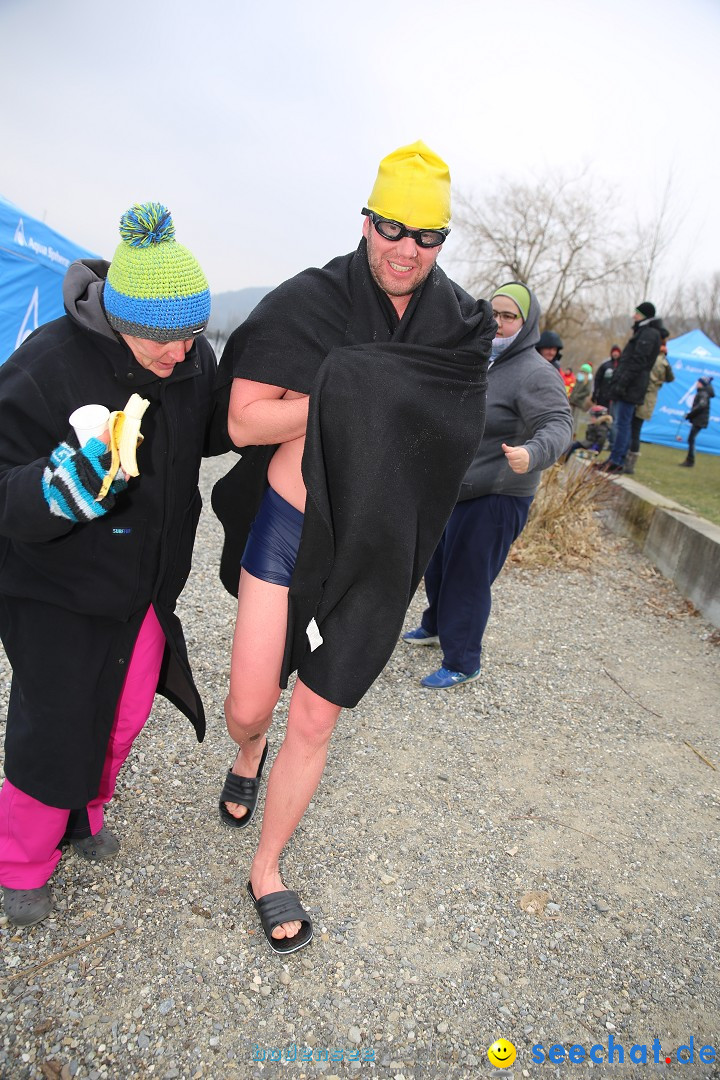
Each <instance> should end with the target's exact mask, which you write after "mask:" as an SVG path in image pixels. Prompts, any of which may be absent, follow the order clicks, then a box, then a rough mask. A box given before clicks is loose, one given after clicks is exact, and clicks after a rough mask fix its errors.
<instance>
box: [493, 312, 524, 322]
mask: <svg viewBox="0 0 720 1080" xmlns="http://www.w3.org/2000/svg"><path fill="white" fill-rule="evenodd" d="M492 317H493V319H494V320H495V322H515V321H516V320H517V319H519V318H520V316H519V315H513V313H512V311H493V313H492Z"/></svg>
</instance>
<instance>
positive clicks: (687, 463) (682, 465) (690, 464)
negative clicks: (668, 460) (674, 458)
mask: <svg viewBox="0 0 720 1080" xmlns="http://www.w3.org/2000/svg"><path fill="white" fill-rule="evenodd" d="M694 464H695V462H694V461H687V460H686V461H681V462H680V468H681V469H692V467H693V465H694Z"/></svg>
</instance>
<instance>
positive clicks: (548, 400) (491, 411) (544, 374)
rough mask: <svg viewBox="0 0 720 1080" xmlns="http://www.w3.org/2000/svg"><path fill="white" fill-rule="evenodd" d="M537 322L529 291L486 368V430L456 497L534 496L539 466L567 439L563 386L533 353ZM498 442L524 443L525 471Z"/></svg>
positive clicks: (561, 449)
mask: <svg viewBox="0 0 720 1080" xmlns="http://www.w3.org/2000/svg"><path fill="white" fill-rule="evenodd" d="M539 323H540V305H539V304H538V302H537V299H536V297H535V294H534V293H532V292H531V293H530V311H529V313H528V317H527V320H526V321H525V323H524V324H523V326H522V329H521V330H520V331H519V333H518V335H517V337H516V338H515V340H514V341H513V343H512V344H511V345H509V346H508V347H507V349H506V350H505V351H504V352H503V353H501V354H500V356H499V357H498V358H497V360H495V361H494V362H493V363H492V366H491V367H490V370H489V371H488V388H487V406H486V407H487V412H486V415H485V431H484V433H483V437H482V441H481V443H480V446H479V447H478V451H477V453H476V455H475V459H474V461H473V463H472V465H471V466H470V468H469V469H468V471H467V474H466V476H465V479H464V481H463V484H462V487H461V488H460V495H459V499H460V501H463V500H465V499H475V498H477V497H478V496H479V495H497V494H502V495H525V496H527V495H534V494H535V492H536V491H537V488H538V485H539V483H540V475H541V473H542V471H543V469H547V468H549V466H550V465H553V464H554V463H555V462H556V461H557V459H558V458H559V457H560V455H561V454H562V453H564V451H565V450H567V449H568V447H569V445H570V442H571V441H572V414H571V412H570V406H569V405H568V400H567V393H566V390H565V384H564V383H563V381H562V379H558V373H557V371H556V370H555V368H554V367H553V366H552V364H548V362H547V360H544V359H543V358H542V356H540V354H539V353H537V352H536V351H535V346H536V345H537V342H538V340H539V338H540V332H539ZM503 443H506V444H507V445H508V446H524V447H525V449H526V450H527V451H528V453H529V454H530V468H529V470H528V472H526V473H522V474H519V473H514V472H513V471H512V469H511V468H510V466H509V465H508V463H507V461H506V459H505V454H504V452H503V449H502V444H503Z"/></svg>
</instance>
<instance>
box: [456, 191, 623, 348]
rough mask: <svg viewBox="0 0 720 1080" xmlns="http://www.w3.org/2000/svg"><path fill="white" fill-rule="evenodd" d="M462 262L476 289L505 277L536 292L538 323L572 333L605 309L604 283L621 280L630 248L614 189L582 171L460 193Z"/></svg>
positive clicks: (485, 290)
mask: <svg viewBox="0 0 720 1080" xmlns="http://www.w3.org/2000/svg"><path fill="white" fill-rule="evenodd" d="M457 202H458V203H459V210H458V211H457V212H456V215H455V218H456V223H457V227H458V231H459V232H460V234H461V239H462V248H463V249H462V255H461V257H460V262H461V265H463V266H464V268H465V271H466V273H465V274H464V276H465V277H466V279H467V280H468V281H469V285H468V288H469V289H470V291H473V292H476V293H477V294H478V295H487V293H488V290H490V289H491V288H493V287H494V286H497V285H498V284H500V283H501V282H502V281H507V280H508V279H512V280H517V281H526V282H527V283H528V284H529V285H530V286H531V288H532V289H533V290H534V292H535V293H536V294H537V296H538V298H539V299H540V304H541V307H542V311H543V318H542V322H543V327H544V328H546V329H553V330H556V331H557V332H558V333H560V334H561V335H566V334H567V335H568V336H570V337H572V336H575V335H576V334H577V332H578V330H579V329H580V327H585V328H587V325H588V322H589V321H590V320H591V319H595V320H600V319H602V318H603V317H604V316H605V315H606V314H607V308H606V307H605V305H604V290H603V286H605V285H609V284H610V283H616V282H617V281H618V279H624V278H625V277H626V275H627V273H628V270H629V267H630V266H631V264H632V260H633V254H634V251H633V247H634V245H632V244H629V243H628V241H627V238H626V236H625V235H624V234H623V233H622V231H621V230H620V229H619V228H618V227H616V226H615V224H614V221H615V215H614V213H613V207H614V206H617V196H616V194H615V192H614V191H613V190H612V189H609V188H608V189H602V188H600V186H599V185H597V184H593V183H591V182H590V181H589V180H588V179H587V176H586V174H584V173H583V174H581V175H580V176H577V177H575V178H567V177H564V176H562V175H559V174H552V175H549V176H547V177H545V178H540V179H538V180H537V182H536V183H534V184H529V183H523V182H517V181H513V180H507V179H505V180H503V181H502V182H501V184H500V186H499V188H498V189H497V190H496V191H495V192H494V193H493V194H491V195H489V196H487V197H485V198H483V199H477V198H476V199H474V200H472V201H471V200H469V199H467V198H464V197H462V196H460V197H459V199H458V200H457Z"/></svg>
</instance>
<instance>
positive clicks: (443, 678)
mask: <svg viewBox="0 0 720 1080" xmlns="http://www.w3.org/2000/svg"><path fill="white" fill-rule="evenodd" d="M479 678H480V668H478V669H477V671H473V673H472V675H463V673H462V671H451V670H450V668H446V667H441V668H438V669H437V671H433V673H432V675H426V676H425V678H424V679H421V680H420V684H421V686H429V687H430V689H431V690H452V688H453V686H461V685H462V684H463V683H467V682H474V681H475V679H479Z"/></svg>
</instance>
